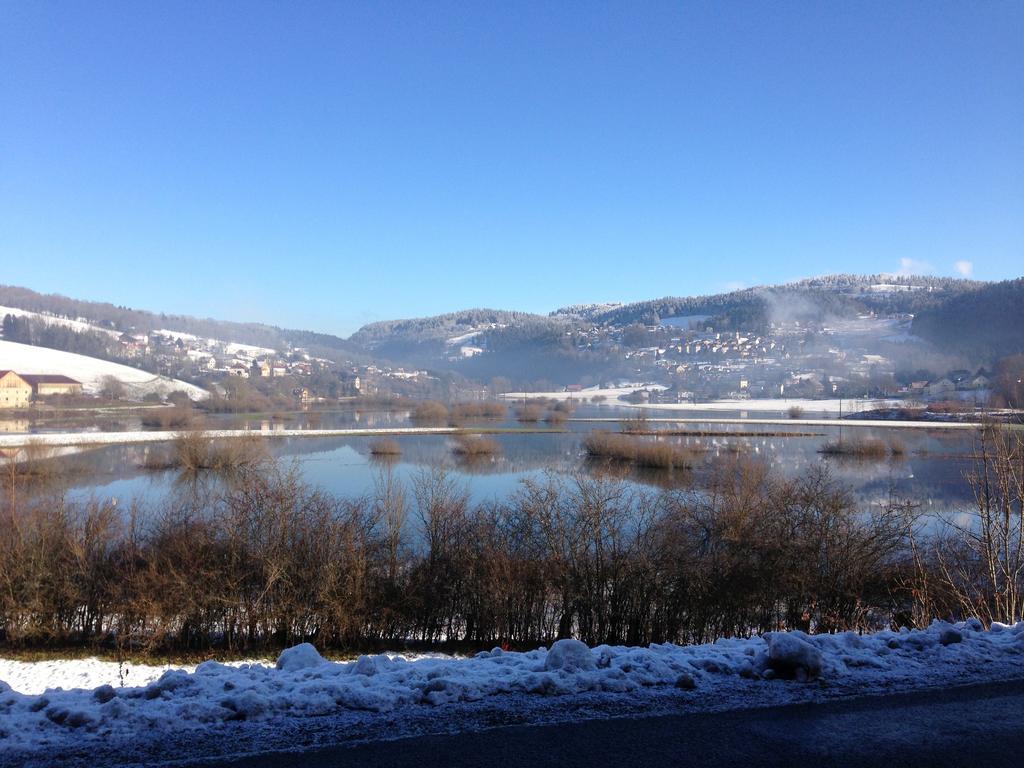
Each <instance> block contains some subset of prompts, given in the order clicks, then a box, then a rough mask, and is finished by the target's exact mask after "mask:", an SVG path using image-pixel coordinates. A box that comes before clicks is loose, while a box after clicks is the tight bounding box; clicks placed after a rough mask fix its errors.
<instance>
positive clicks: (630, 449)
mask: <svg viewBox="0 0 1024 768" xmlns="http://www.w3.org/2000/svg"><path fill="white" fill-rule="evenodd" d="M583 448H584V450H586V452H587V455H588V456H590V457H591V458H595V459H605V460H610V461H620V462H624V463H628V464H632V465H633V466H636V467H645V468H648V469H682V468H689V467H690V466H692V463H693V461H692V460H693V456H694V454H695V453H696V452H695V451H694V450H692V449H689V448H683V447H681V446H678V445H672V444H671V443H666V442H661V441H652V440H644V439H643V438H642V437H639V436H634V435H620V434H615V433H612V432H601V431H598V432H592V433H591V434H590V435H588V436H587V438H586V439H585V440H584V441H583Z"/></svg>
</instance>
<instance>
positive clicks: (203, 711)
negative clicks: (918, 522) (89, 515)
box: [0, 622, 1024, 754]
mask: <svg viewBox="0 0 1024 768" xmlns="http://www.w3.org/2000/svg"><path fill="white" fill-rule="evenodd" d="M74 663H76V662H73V661H71V662H68V664H74ZM2 668H3V666H2V661H0V669H2ZM979 670H985V673H986V674H990V675H1004V676H1005V675H1007V674H1010V675H1017V674H1020V673H1021V672H1024V623H1021V624H1017V625H1014V626H1006V625H1001V624H996V625H994V626H993V627H992V628H991V629H989V630H984V629H983V628H982V627H981V625H980V624H978V623H976V622H963V623H960V624H956V625H951V624H948V623H946V622H935V623H934V624H933V625H932V626H930V627H928V628H927V629H922V630H913V631H911V630H901V631H899V632H890V631H884V632H876V633H873V634H869V635H856V634H854V633H852V632H846V633H842V634H835V635H806V634H804V633H802V632H771V633H768V634H766V635H764V636H763V637H752V638H746V639H743V638H728V639H722V640H719V641H717V642H715V643H712V644H710V645H696V646H677V645H673V644H670V643H666V644H660V645H659V644H652V645H650V646H648V647H646V648H642V647H623V646H608V645H601V646H598V647H597V648H588V647H587V646H586V645H585V644H584V643H581V642H580V641H578V640H568V639H566V640H559V641H557V642H555V643H554V644H553V645H552V646H551V649H550V650H545V649H543V648H540V649H537V650H535V651H529V652H526V653H518V652H502V651H501V650H500V649H495V650H494V651H491V652H484V653H480V654H477V655H476V656H474V657H473V658H452V657H438V656H433V657H427V658H420V659H416V660H412V661H410V660H407V659H405V658H403V657H401V656H397V655H386V654H380V655H376V656H361V657H359V659H358V660H357V661H354V662H346V663H338V662H330V661H326V660H325V659H324V658H323V657H322V656H321V655H320V654H319V653H318V652H317V650H316V648H314V647H313V646H312V645H310V644H309V643H303V644H301V645H297V646H295V647H293V648H289V649H287V650H285V651H284V652H282V653H281V655H280V657H279V658H278V660H277V663H276V665H273V666H270V665H266V664H242V665H240V666H229V665H225V664H219V663H217V662H213V661H207V662H204V663H202V664H200V665H199V666H198V667H197V668H196V669H195V671H194V672H192V673H189V672H186V671H185V670H180V669H179V670H170V671H166V672H164V673H163V674H162V675H161V676H160V677H159V678H158V679H151V680H149V681H143V680H140V681H139V682H145V683H146V684H144V685H137V686H134V687H120V688H117V687H113V686H111V685H103V686H99V687H96V688H79V689H72V690H63V689H61V688H51V689H48V690H46V691H45V693H42V694H38V693H34V694H30V693H21V692H19V691H17V690H14V689H13V688H12V687H11V686H10V685H8V684H7V683H4V682H2V681H0V754H4V753H7V754H14V753H17V752H18V751H19V750H23V751H33V750H38V749H51V748H55V747H60V746H62V745H64V746H67V745H72V744H82V743H84V742H83V740H87V739H97V740H101V739H102V740H103V742H104V743H105V744H109V743H111V741H114V742H117V743H120V741H119V740H125V741H127V740H131V739H133V738H137V737H138V736H139V735H140V734H144V733H147V734H152V733H153V732H154V729H155V730H156V731H160V730H161V729H164V730H166V731H167V732H172V731H175V732H176V731H180V730H182V729H189V728H194V729H199V728H209V727H211V726H215V725H221V726H223V727H227V726H226V725H224V724H226V723H229V722H231V721H238V720H246V721H252V720H256V721H269V720H271V719H281V718H291V717H307V716H311V715H329V714H337V713H339V712H342V711H345V710H348V711H356V710H368V711H372V712H387V711H393V710H401V709H402V708H404V707H423V706H443V705H446V704H450V703H453V702H462V703H464V704H465V703H472V702H478V701H481V700H484V699H487V698H488V697H493V696H501V695H505V696H518V697H533V696H571V695H575V694H583V693H600V694H605V695H615V694H622V693H628V694H631V695H634V696H646V695H650V694H649V693H647V692H649V691H653V690H658V689H661V690H667V691H676V690H677V689H682V690H685V691H687V693H686V694H685V695H686V696H690V697H693V696H698V697H699V696H709V697H716V696H721V695H723V694H725V693H726V692H729V691H731V690H733V689H735V690H736V691H737V692H738V691H740V690H747V689H740V688H739V687H740V686H771V689H772V690H773V691H777V692H778V694H777V695H775V700H777V701H778V700H783V701H784V700H787V697H792V698H796V697H797V696H799V691H800V690H802V689H803V686H802V684H801V682H800V681H805V680H813V679H815V678H818V677H820V678H824V679H826V680H830V681H835V682H843V683H845V684H847V685H855V686H861V685H876V686H877V685H886V686H889V685H891V683H892V682H893V681H894V680H896V681H902V684H904V685H921V684H928V685H938V684H942V683H943V682H944V681H949V680H953V679H958V680H960V681H961V682H962V681H963V679H964V676H965V675H966V676H975V677H976V676H978V675H981V674H982V673H981V672H980V671H979ZM968 679H974V677H968ZM787 680H788V682H787ZM794 681H795V682H794ZM37 690H38V689H37ZM691 691H692V693H691ZM787 691H791V692H792V693H787ZM680 695H682V694H680ZM396 716H397V715H396Z"/></svg>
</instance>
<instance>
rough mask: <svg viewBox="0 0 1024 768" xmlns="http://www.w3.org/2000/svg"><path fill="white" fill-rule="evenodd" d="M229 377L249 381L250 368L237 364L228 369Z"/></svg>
mask: <svg viewBox="0 0 1024 768" xmlns="http://www.w3.org/2000/svg"><path fill="white" fill-rule="evenodd" d="M228 375H229V376H237V377H238V378H240V379H248V378H249V369H248V367H246V366H244V365H242V364H241V363H235V364H234V365H232V366H231V367H230V368H228Z"/></svg>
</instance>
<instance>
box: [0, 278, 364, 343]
mask: <svg viewBox="0 0 1024 768" xmlns="http://www.w3.org/2000/svg"><path fill="white" fill-rule="evenodd" d="M0 306H7V307H17V308H18V309H24V310H28V311H30V312H39V313H42V314H47V315H56V316H58V317H65V318H70V319H83V320H86V321H88V322H89V323H91V324H93V325H97V326H100V327H102V328H107V329H110V330H114V331H134V332H138V333H148V332H150V331H155V330H170V331H178V332H179V333H190V334H193V335H195V336H199V337H201V338H210V339H221V340H223V341H232V342H236V343H241V344H253V345H256V346H260V347H269V348H271V349H284V348H287V347H289V346H295V347H303V348H306V349H310V350H318V351H320V352H324V353H330V352H333V353H340V354H344V355H346V356H352V355H356V356H358V354H359V350H358V349H357V348H356V347H355V346H354V345H352V344H349V343H348V342H347V341H346V340H345V339H342V338H340V337H338V336H333V335H331V334H326V333H316V332H313V331H300V330H292V329H287V328H279V327H277V326H272V325H265V324H263V323H239V322H232V321H227V320H214V319H211V318H198V317H190V316H188V315H174V314H171V315H168V314H163V313H157V312H149V311H146V310H142V309H132V308H130V307H122V306H117V305H114V304H109V303H105V302H98V301H84V300H81V299H72V298H68V297H67V296H60V295H57V294H44V293H38V292H36V291H33V290H30V289H28V288H21V287H18V286H10V285H0ZM61 348H63V347H61ZM335 356H337V354H336V355H335Z"/></svg>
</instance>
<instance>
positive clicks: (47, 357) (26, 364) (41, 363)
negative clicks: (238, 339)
mask: <svg viewBox="0 0 1024 768" xmlns="http://www.w3.org/2000/svg"><path fill="white" fill-rule="evenodd" d="M3 369H10V370H13V371H17V372H18V373H35V374H41V373H50V374H61V375H63V376H70V377H71V378H72V379H76V380H78V381H80V382H82V385H83V389H84V390H85V391H86V392H98V391H99V389H100V387H101V386H102V384H103V379H104V378H105V377H107V376H113V377H114V378H115V379H117V380H118V381H120V382H121V383H122V384H124V386H125V388H126V389H127V390H128V392H129V395H130V396H131V397H135V398H140V399H141V397H142V396H144V395H146V394H149V393H150V392H155V393H157V394H159V395H166V394H168V393H170V392H174V391H176V390H181V391H184V392H186V393H188V396H189V397H190V398H192V399H193V400H202V399H204V398H206V397H208V396H209V393H208V392H207V391H206V390H205V389H202V388H200V387H197V386H195V385H194V384H188V383H186V382H184V381H179V380H177V379H171V378H169V377H167V376H157V375H155V374H152V373H150V372H149V371H140V370H139V369H138V368H132V367H130V366H127V365H121V364H120V363H112V362H109V361H107V360H100V359H98V358H95V357H87V356H86V355H78V354H75V353H74V352H64V351H63V350H59V349H50V348H48V347H35V346H32V345H30V344H18V343H16V342H13V341H0V370H3Z"/></svg>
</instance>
